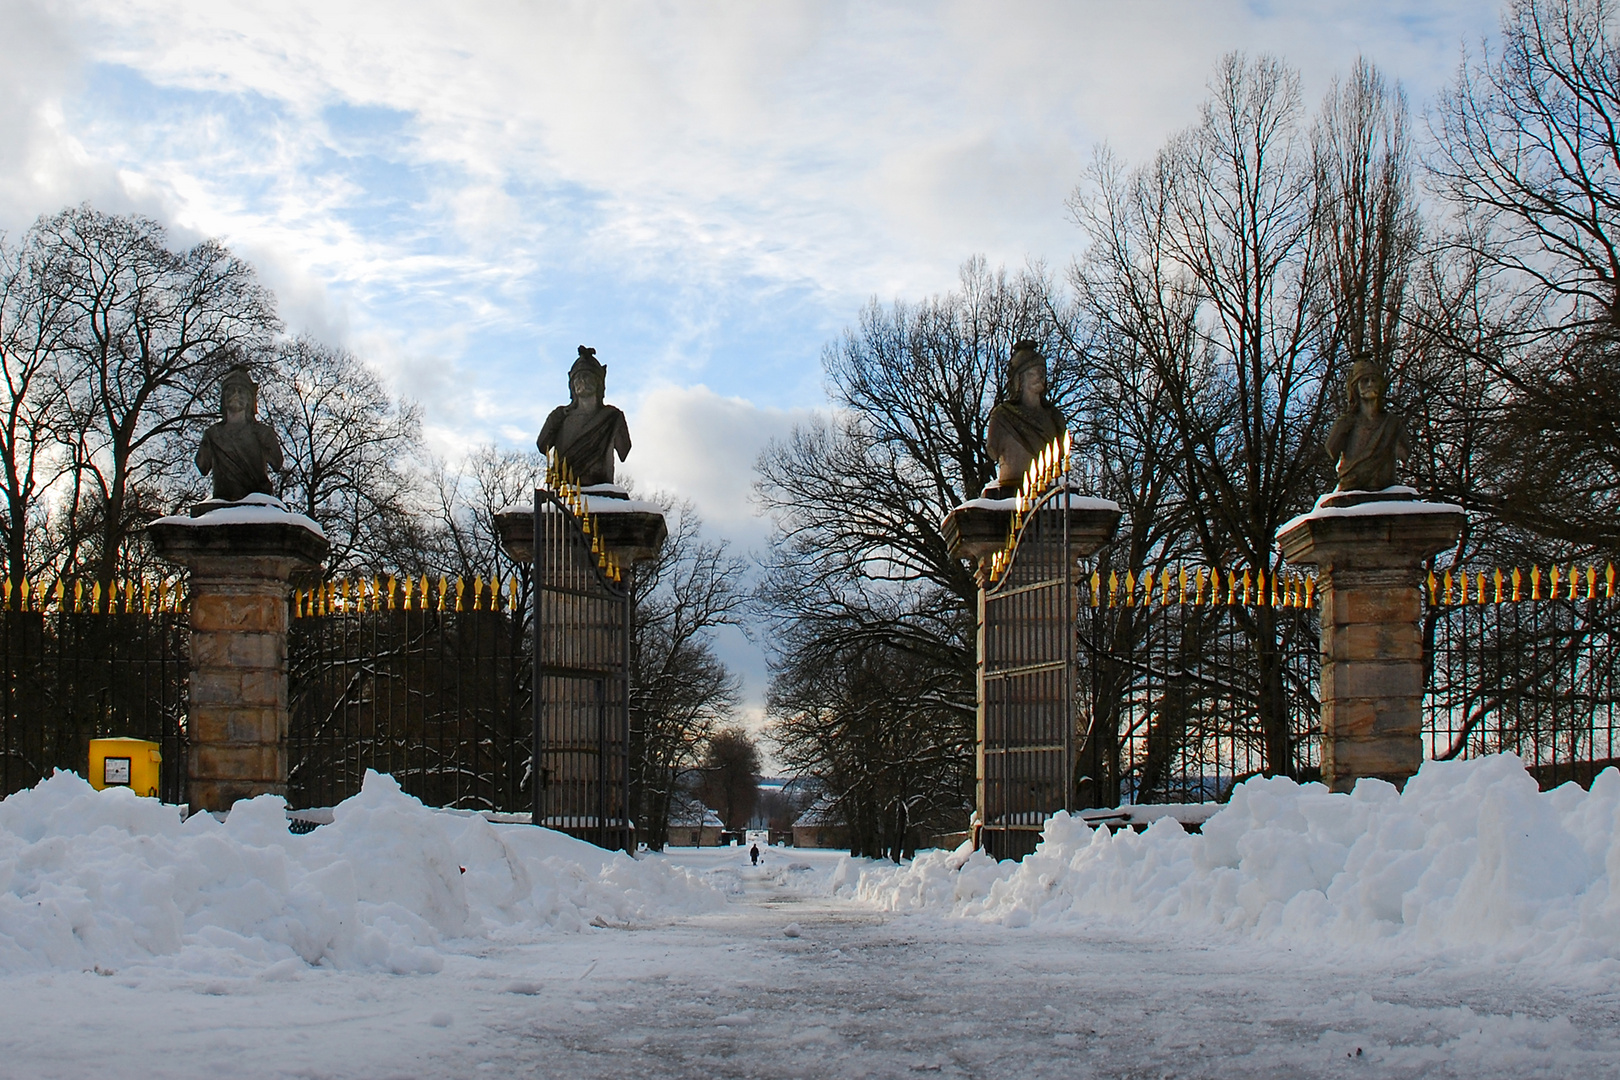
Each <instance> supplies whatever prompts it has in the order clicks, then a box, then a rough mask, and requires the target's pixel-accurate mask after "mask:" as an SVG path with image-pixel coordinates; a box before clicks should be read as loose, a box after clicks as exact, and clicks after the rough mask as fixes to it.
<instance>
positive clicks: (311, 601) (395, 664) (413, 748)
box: [287, 577, 533, 813]
mask: <svg viewBox="0 0 1620 1080" xmlns="http://www.w3.org/2000/svg"><path fill="white" fill-rule="evenodd" d="M502 585H503V583H502V582H501V581H499V580H498V579H495V578H491V579H489V580H485V579H484V578H482V577H478V578H474V579H473V580H472V581H467V580H466V579H463V578H458V579H456V580H454V581H451V580H448V579H445V578H440V579H438V580H437V581H436V582H435V581H433V580H430V579H428V578H426V577H422V578H411V577H405V578H393V577H389V578H370V579H356V580H342V581H332V582H327V583H326V584H324V585H322V586H320V587H318V588H316V589H312V590H307V591H299V592H298V593H296V594H295V595H294V601H293V616H294V617H293V619H292V621H291V624H290V627H289V633H288V642H287V654H288V712H289V716H288V738H287V750H288V753H287V760H288V770H287V772H288V776H287V788H288V802H289V804H290V805H291V806H293V807H312V806H332V805H334V804H336V803H338V802H341V801H342V800H343V799H346V798H348V797H349V796H350V795H353V794H354V793H355V792H357V791H359V790H360V786H361V782H362V781H363V779H364V777H365V772H366V770H367V769H375V770H376V771H378V772H381V773H388V774H390V775H392V776H393V777H394V779H395V780H396V781H398V782H399V784H400V787H401V788H403V789H404V790H405V791H407V792H409V793H410V794H412V795H415V796H416V797H417V798H420V799H421V800H422V801H423V802H425V803H427V804H428V805H429V806H450V807H460V808H465V809H480V810H496V811H505V812H513V813H518V812H524V811H527V810H529V809H530V808H531V806H532V805H533V785H532V779H531V770H530V761H531V757H532V747H533V743H532V732H531V726H530V723H529V703H530V681H529V677H530V676H529V664H528V655H529V646H528V641H527V636H528V630H529V619H528V617H527V613H528V603H527V590H526V587H525V586H524V584H523V583H522V582H521V581H520V580H519V579H518V578H516V577H512V578H508V579H507V581H506V582H505V583H504V585H505V588H504V589H503V588H502Z"/></svg>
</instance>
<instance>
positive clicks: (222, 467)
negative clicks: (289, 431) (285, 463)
mask: <svg viewBox="0 0 1620 1080" xmlns="http://www.w3.org/2000/svg"><path fill="white" fill-rule="evenodd" d="M219 401H220V412H221V413H222V414H223V415H224V417H225V418H224V419H223V420H221V421H220V422H219V423H217V424H213V425H211V426H210V427H209V428H208V430H207V431H205V432H203V438H202V445H201V446H200V447H198V448H197V458H196V461H197V469H198V470H199V471H200V472H201V473H202V474H203V475H204V476H208V475H209V474H210V473H212V474H213V477H214V498H216V499H224V500H227V501H230V502H235V501H237V500H239V499H245V498H247V497H248V496H249V495H252V494H255V493H258V494H264V495H274V494H275V488H274V487H273V486H272V485H271V483H270V471H269V470H271V469H275V470H276V471H277V472H280V471H281V467H282V458H281V442H280V441H279V440H278V439H277V438H276V433H275V432H274V431H272V430H271V429H270V425H269V424H265V423H261V422H260V421H259V419H258V411H259V386H258V384H257V383H255V382H254V381H253V378H252V376H250V375H249V374H248V372H247V369H246V368H243V367H233V368H232V369H231V370H230V371H229V372H228V373H227V374H226V376H225V378H224V379H223V380H222V381H221V382H220V386H219Z"/></svg>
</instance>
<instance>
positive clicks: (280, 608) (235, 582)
mask: <svg viewBox="0 0 1620 1080" xmlns="http://www.w3.org/2000/svg"><path fill="white" fill-rule="evenodd" d="M194 514H195V515H196V516H194V517H168V518H162V519H160V520H158V521H156V522H153V523H152V525H151V526H149V527H148V530H147V532H148V535H149V536H150V537H151V539H152V543H153V546H154V547H155V548H156V549H157V553H158V554H159V555H160V556H161V557H163V558H165V559H167V560H169V561H171V562H176V563H179V564H181V565H183V566H185V567H186V568H187V570H189V571H190V574H189V584H188V589H187V591H188V599H189V609H190V618H191V680H190V691H189V700H188V704H187V707H186V719H187V736H188V740H189V749H188V751H187V763H186V773H187V784H188V793H189V794H188V798H189V801H190V803H191V808H192V810H193V811H194V812H195V811H198V810H215V811H221V810H229V809H230V808H231V804H233V803H234V802H236V800H237V799H246V798H252V797H253V796H255V795H263V794H266V793H271V794H277V795H283V796H285V795H286V793H287V621H288V615H289V611H288V599H289V596H290V593H291V585H290V579H291V577H292V575H293V574H295V573H299V572H308V571H311V570H315V569H318V568H319V566H320V563H321V560H322V559H323V558H325V556H326V552H327V548H328V544H327V541H326V538H325V536H323V535H322V534H321V532H320V528H319V527H318V526H317V525H316V524H315V523H314V522H313V521H310V520H309V519H308V518H306V517H303V516H302V515H299V514H291V513H288V512H287V511H286V509H285V507H284V506H282V504H281V503H280V502H279V500H274V499H270V498H269V497H267V496H255V497H253V498H252V499H251V500H244V501H243V502H242V503H237V504H228V503H226V504H222V503H218V502H211V503H204V504H202V505H201V506H199V507H197V508H196V510H195V511H194Z"/></svg>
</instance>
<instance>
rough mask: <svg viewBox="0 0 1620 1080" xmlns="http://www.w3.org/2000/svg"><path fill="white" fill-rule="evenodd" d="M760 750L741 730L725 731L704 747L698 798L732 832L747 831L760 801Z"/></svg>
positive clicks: (724, 729)
mask: <svg viewBox="0 0 1620 1080" xmlns="http://www.w3.org/2000/svg"><path fill="white" fill-rule="evenodd" d="M759 762H760V758H759V747H758V746H757V745H756V744H755V742H754V740H753V738H752V737H751V736H750V735H749V734H748V732H746V731H744V730H743V729H742V728H740V727H727V728H721V729H720V730H719V731H716V732H715V733H714V734H712V735H710V736H709V738H708V740H707V741H706V742H705V744H704V746H703V760H702V761H701V762H700V763H699V765H698V769H699V773H700V776H701V779H700V780H699V781H698V798H700V799H702V800H703V801H704V802H705V803H706V804H708V806H709V807H710V808H711V809H713V810H714V811H715V812H716V813H717V814H719V815H720V820H721V821H723V822H725V825H726V828H728V829H733V830H736V829H745V828H747V827H748V819H749V818H750V817H752V816H753V815H754V806H755V804H756V803H758V802H759Z"/></svg>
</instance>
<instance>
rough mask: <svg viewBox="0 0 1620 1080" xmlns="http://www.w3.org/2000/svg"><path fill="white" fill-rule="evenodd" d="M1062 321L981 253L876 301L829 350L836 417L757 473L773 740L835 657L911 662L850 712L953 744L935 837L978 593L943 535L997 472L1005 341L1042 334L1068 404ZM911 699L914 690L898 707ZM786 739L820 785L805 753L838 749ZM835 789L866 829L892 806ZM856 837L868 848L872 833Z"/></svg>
mask: <svg viewBox="0 0 1620 1080" xmlns="http://www.w3.org/2000/svg"><path fill="white" fill-rule="evenodd" d="M1058 313H1059V305H1058V304H1057V302H1056V301H1055V300H1054V298H1053V286H1052V284H1051V282H1050V281H1049V280H1047V278H1046V277H1045V275H1044V274H1043V273H1041V272H1040V271H1039V269H1038V268H1036V269H1032V270H1030V271H1027V272H1025V273H1023V274H1021V275H1017V276H1010V275H1008V274H1006V273H1005V272H991V271H990V270H989V269H988V268H987V267H986V266H985V264H984V263H983V261H982V260H977V259H975V260H971V261H970V262H968V263H967V264H966V265H965V266H964V267H963V270H962V277H961V285H960V287H959V288H958V289H956V290H954V291H952V292H950V293H947V294H945V295H943V296H937V297H934V298H932V299H930V300H928V301H925V302H923V303H919V304H905V303H896V304H894V305H892V306H891V307H889V308H882V307H879V306H878V305H877V304H876V303H875V302H874V303H873V304H872V305H871V306H869V307H868V308H867V309H866V310H865V311H863V312H862V313H861V316H860V319H859V323H858V325H857V326H856V327H855V328H854V329H852V330H851V331H850V332H848V333H847V334H845V335H844V337H843V338H842V339H841V340H840V341H838V342H836V343H835V344H833V345H832V346H829V347H828V349H827V350H826V352H825V354H824V356H823V361H822V363H823V368H824V370H825V371H826V373H827V378H828V383H829V387H828V389H829V394H830V396H831V397H832V399H833V402H834V404H835V405H836V406H837V407H838V409H839V411H838V412H837V413H835V414H833V415H832V416H830V417H824V418H820V419H817V420H816V421H813V422H812V423H810V424H806V425H804V426H802V427H800V428H798V429H797V430H795V431H794V432H793V433H792V434H791V435H790V436H789V437H788V438H787V439H785V440H782V441H779V442H775V443H773V444H771V445H770V446H769V447H767V448H766V450H765V451H764V452H763V453H762V454H761V455H760V458H759V462H758V465H757V469H758V473H759V480H758V483H757V491H758V493H759V498H760V501H761V503H762V504H763V506H764V508H765V510H766V511H767V512H768V513H769V514H770V515H771V516H772V518H773V519H774V522H775V536H774V538H773V541H772V546H771V549H770V552H769V554H768V555H767V557H766V560H765V573H764V575H763V581H762V584H761V585H760V587H759V590H758V592H757V599H758V602H759V605H760V608H761V610H762V611H764V612H765V613H767V617H768V618H769V619H770V620H771V623H772V627H773V651H774V657H773V682H772V685H773V690H772V701H773V705H772V709H773V715H774V716H775V717H776V719H777V723H778V730H779V731H781V732H782V733H784V734H785V733H787V732H788V731H789V730H791V728H790V727H782V725H783V724H790V722H791V721H792V718H793V717H794V716H796V715H801V714H802V715H801V718H802V719H803V720H804V722H805V723H810V722H811V721H810V718H811V717H812V716H813V715H816V710H818V709H821V708H822V705H821V704H819V699H814V698H813V697H807V696H806V694H805V693H802V692H801V689H802V690H804V691H806V692H808V691H811V690H814V689H816V686H815V682H814V680H815V679H816V678H817V677H828V678H830V677H831V676H830V674H829V673H830V672H832V671H834V670H835V666H833V667H829V666H828V665H829V664H834V659H833V658H836V657H848V656H853V655H858V654H861V653H863V652H865V651H869V650H876V651H882V652H883V653H884V655H892V656H900V657H905V658H906V663H908V664H909V665H912V666H915V667H916V668H917V669H918V672H919V674H918V675H917V676H916V677H915V678H912V679H909V680H907V681H905V682H903V683H896V684H895V685H894V686H893V687H892V693H891V695H890V696H889V697H888V698H887V699H885V700H884V701H882V702H869V703H866V704H863V705H862V709H861V711H860V716H862V717H864V718H865V722H869V723H875V724H876V723H887V722H890V721H895V720H897V719H898V718H899V717H901V716H905V717H907V718H908V719H907V723H921V724H924V725H925V726H926V725H933V727H934V728H935V729H936V730H935V731H934V732H933V734H932V735H931V736H930V737H931V738H932V739H933V741H934V742H936V743H938V744H940V745H950V746H954V747H956V748H957V753H958V755H959V756H958V757H956V758H955V759H954V761H953V764H952V765H951V766H950V767H948V768H945V769H943V770H935V771H934V772H932V773H929V774H927V775H928V783H930V784H933V785H934V789H933V795H932V796H931V798H937V800H938V801H939V802H940V803H941V804H948V806H949V815H954V820H953V821H952V822H951V823H950V825H949V826H948V827H947V828H945V829H942V830H941V831H950V828H959V827H961V826H962V825H963V824H964V823H965V821H966V816H967V812H968V805H969V803H970V801H971V783H972V775H971V764H972V763H971V756H970V755H969V754H967V753H966V751H965V750H963V747H964V745H968V744H970V743H971V738H972V725H973V715H974V712H973V710H974V690H973V665H974V644H973V627H974V605H975V604H976V597H977V588H978V587H977V585H976V583H975V582H974V580H973V577H972V574H971V572H970V571H969V569H968V568H967V567H966V566H965V565H964V564H963V563H961V562H960V561H958V560H957V559H955V558H953V557H952V556H951V553H950V550H949V548H948V547H947V545H946V543H945V539H944V537H943V535H942V534H941V532H940V526H941V522H942V521H943V520H944V517H945V515H946V514H947V513H948V512H949V511H950V510H951V509H952V508H953V507H955V506H957V505H958V504H960V503H961V502H963V501H964V500H966V499H970V498H974V497H976V496H977V495H978V494H979V492H980V490H981V489H982V488H983V486H984V485H985V484H986V483H987V482H988V481H989V480H990V479H991V477H992V475H993V473H994V469H995V463H994V462H993V461H991V459H990V456H989V454H988V453H987V451H986V450H985V445H984V444H985V430H986V426H987V423H988V418H989V414H990V410H991V408H992V407H993V406H994V404H995V401H996V399H997V397H998V395H999V394H1000V392H1001V390H1002V387H1001V385H1000V384H1001V381H1002V379H1003V378H1004V374H1005V368H1006V362H1007V357H1008V356H1009V354H1010V353H1011V349H1012V345H1013V343H1014V342H1015V341H1019V340H1022V339H1026V338H1027V339H1031V340H1035V341H1037V342H1039V343H1041V344H1042V346H1043V347H1044V350H1045V351H1046V352H1047V353H1048V354H1049V355H1051V356H1052V357H1053V359H1054V361H1055V363H1054V375H1053V378H1052V380H1051V386H1052V390H1051V393H1052V396H1053V398H1054V399H1055V400H1056V401H1057V402H1058V403H1059V404H1060V407H1065V408H1066V410H1070V411H1072V409H1073V407H1074V395H1075V392H1076V389H1077V378H1076V373H1075V364H1074V361H1075V359H1076V358H1075V356H1074V354H1073V353H1072V351H1068V350H1065V349H1064V347H1063V343H1064V341H1065V337H1064V335H1063V334H1062V333H1061V332H1060V331H1059V329H1058V328H1057V326H1056V325H1055V322H1054V320H1055V319H1056V318H1057V317H1058ZM875 654H876V653H874V655H875ZM815 672H821V673H822V675H821V676H817V675H815V674H812V673H815ZM924 673H925V674H924ZM908 688H909V689H908ZM912 692H914V693H916V694H918V695H922V696H921V697H919V698H918V699H916V700H910V699H907V698H906V697H905V694H907V693H912ZM838 715H839V716H840V717H842V719H841V720H840V722H843V721H844V720H851V718H852V717H854V716H855V714H854V713H852V712H850V711H849V710H848V709H845V710H844V711H843V712H841V713H839V714H838ZM964 738H965V739H966V740H967V743H966V744H965V743H964ZM797 745H798V746H799V748H800V750H802V751H803V752H799V751H798V750H796V751H795V756H794V757H793V758H792V764H793V766H794V768H795V769H798V770H800V771H802V772H803V773H804V774H805V775H817V776H820V775H822V774H823V773H824V772H827V770H830V769H833V768H834V765H833V760H834V759H833V758H828V759H827V760H826V761H825V762H824V763H822V764H820V765H818V764H817V758H816V757H815V754H816V753H820V752H826V753H829V754H830V753H832V750H833V747H832V744H830V743H826V742H818V741H816V740H810V741H805V742H800V743H798V744H797ZM816 747H820V748H821V749H820V750H815V749H814V748H816ZM806 748H809V749H806ZM838 760H840V761H843V760H845V759H843V758H842V757H840V758H839V759H838ZM829 775H830V774H829ZM919 775H923V771H920V772H919ZM919 790H920V788H919ZM845 791H846V792H847V798H848V799H849V800H851V802H850V806H851V807H852V809H851V811H850V812H851V813H852V814H855V815H857V816H859V817H860V819H861V820H871V821H874V822H875V821H877V820H878V819H879V817H880V816H881V815H887V814H888V813H889V811H890V810H891V809H892V807H891V806H888V805H887V804H886V803H885V804H884V805H881V806H880V805H878V804H873V803H870V802H863V801H861V800H869V799H880V800H887V799H889V798H890V796H889V795H888V794H886V793H885V791H884V789H881V788H880V787H877V786H873V785H869V784H850V785H848V786H847V787H846V788H845ZM907 797H909V794H908V795H907ZM941 813H942V814H944V813H945V812H944V811H942V812H941ZM941 820H942V819H941V816H939V815H936V816H935V818H934V819H933V821H934V823H936V824H937V823H938V822H940V821H941ZM865 835H867V836H869V837H870V838H872V839H871V842H872V843H874V844H875V843H877V840H876V839H875V838H876V836H877V835H878V834H877V833H876V832H870V833H868V834H865ZM885 835H888V834H887V833H885ZM863 842H864V841H863Z"/></svg>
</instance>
